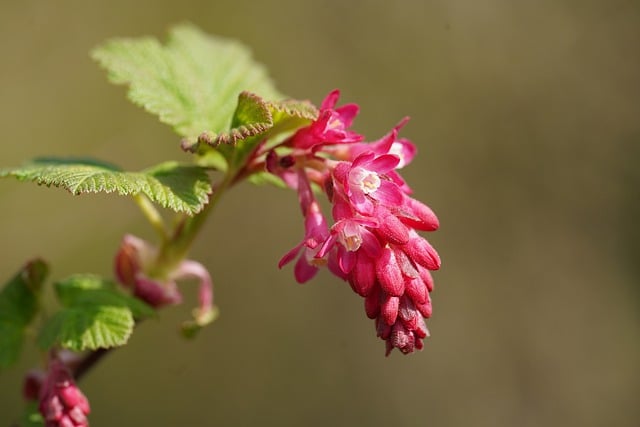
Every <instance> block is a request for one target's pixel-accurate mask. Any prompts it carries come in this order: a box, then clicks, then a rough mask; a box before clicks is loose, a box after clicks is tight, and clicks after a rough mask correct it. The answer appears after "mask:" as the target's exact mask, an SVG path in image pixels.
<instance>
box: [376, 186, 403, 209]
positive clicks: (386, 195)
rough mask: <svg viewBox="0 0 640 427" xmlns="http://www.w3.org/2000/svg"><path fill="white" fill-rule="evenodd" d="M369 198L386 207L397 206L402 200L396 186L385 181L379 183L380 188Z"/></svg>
mask: <svg viewBox="0 0 640 427" xmlns="http://www.w3.org/2000/svg"><path fill="white" fill-rule="evenodd" d="M371 196H373V198H374V199H376V200H378V201H379V202H380V203H382V204H384V205H386V206H399V205H400V204H402V199H403V195H402V192H401V191H400V189H399V188H398V186H397V185H396V184H394V183H392V182H391V181H386V180H382V181H380V187H378V189H377V190H376V191H375V192H374V193H372V194H371Z"/></svg>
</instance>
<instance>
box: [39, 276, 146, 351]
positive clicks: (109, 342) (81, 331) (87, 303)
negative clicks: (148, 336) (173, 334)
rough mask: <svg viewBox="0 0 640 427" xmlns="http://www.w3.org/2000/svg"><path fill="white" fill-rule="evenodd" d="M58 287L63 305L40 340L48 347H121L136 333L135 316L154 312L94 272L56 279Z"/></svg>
mask: <svg viewBox="0 0 640 427" xmlns="http://www.w3.org/2000/svg"><path fill="white" fill-rule="evenodd" d="M55 290H56V295H57V296H58V299H59V300H60V302H61V303H62V304H63V306H64V308H63V309H61V310H60V311H58V312H57V313H56V314H55V315H54V316H53V317H52V318H51V319H49V321H48V322H47V324H46V325H45V326H44V328H43V329H42V330H41V332H40V336H39V337H38V343H39V345H40V346H41V347H42V348H45V349H47V348H50V347H52V346H53V345H56V344H57V345H60V346H62V347H65V348H68V349H71V350H74V351H82V350H87V349H89V350H95V349H98V348H109V347H115V346H120V345H123V344H125V343H126V342H127V340H128V339H129V337H130V336H131V333H132V332H133V326H134V323H135V321H134V317H138V318H141V317H148V316H152V315H154V314H155V311H154V310H153V308H151V307H149V306H148V305H146V304H145V303H143V302H142V301H140V300H138V299H136V298H133V297H130V296H128V295H125V294H123V293H121V292H120V291H119V289H118V287H117V286H116V285H115V284H114V283H113V282H112V281H109V280H106V279H104V278H101V277H99V276H95V275H90V274H82V275H81V274H78V275H74V276H71V277H68V278H66V279H64V280H62V281H60V282H57V283H56V284H55Z"/></svg>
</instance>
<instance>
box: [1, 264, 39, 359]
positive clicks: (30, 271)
mask: <svg viewBox="0 0 640 427" xmlns="http://www.w3.org/2000/svg"><path fill="white" fill-rule="evenodd" d="M47 273H48V267H47V264H46V263H45V262H44V261H42V260H40V259H36V260H33V261H30V262H28V263H27V264H26V265H25V266H24V267H23V268H22V270H20V271H19V272H18V273H17V274H16V275H15V276H14V277H13V278H12V279H11V280H10V281H9V282H8V283H7V284H6V285H5V286H4V287H3V288H2V290H1V291H0V368H4V367H8V366H10V365H11V364H13V363H15V361H16V360H17V359H18V356H19V355H20V351H21V349H22V343H23V340H24V331H25V329H26V327H27V326H28V325H29V323H31V321H32V320H33V318H34V317H35V315H36V314H37V312H38V298H39V294H40V290H41V288H42V283H43V282H44V279H45V278H46V276H47Z"/></svg>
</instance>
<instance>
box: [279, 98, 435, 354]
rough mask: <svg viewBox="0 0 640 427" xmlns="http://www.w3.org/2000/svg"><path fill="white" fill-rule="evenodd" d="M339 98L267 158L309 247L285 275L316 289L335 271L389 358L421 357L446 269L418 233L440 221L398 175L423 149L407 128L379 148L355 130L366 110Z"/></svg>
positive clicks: (298, 252) (294, 253)
mask: <svg viewBox="0 0 640 427" xmlns="http://www.w3.org/2000/svg"><path fill="white" fill-rule="evenodd" d="M338 97H339V92H338V91H334V92H332V93H330V94H329V95H328V96H327V98H326V99H325V100H324V101H323V103H322V105H321V108H320V113H319V116H318V118H317V119H316V120H315V121H313V122H312V123H311V124H310V125H309V126H307V127H305V128H302V129H300V130H298V131H297V132H296V133H295V134H294V135H293V136H292V137H290V138H288V139H287V140H286V141H284V142H283V143H282V144H280V145H279V146H278V147H276V148H275V149H273V150H271V151H270V152H269V153H268V154H267V156H266V167H267V170H268V171H270V172H271V173H273V174H275V175H277V176H279V177H280V178H282V180H283V181H284V182H285V183H286V184H287V185H288V186H290V187H292V188H294V189H296V190H297V192H298V198H299V201H300V207H301V209H302V214H303V216H304V219H305V236H304V239H303V240H302V241H301V242H300V244H298V245H297V246H296V247H294V248H293V249H292V250H291V251H289V252H288V253H287V254H286V255H285V256H284V257H283V258H282V259H281V261H280V263H279V266H280V267H282V266H284V265H285V264H287V263H289V262H291V261H293V260H294V259H295V258H296V257H297V261H296V263H295V267H294V274H295V278H296V280H297V281H298V282H300V283H303V282H306V281H308V280H310V279H311V278H312V277H313V276H314V275H315V274H316V273H317V271H318V269H319V267H321V266H324V265H327V266H328V268H329V269H330V271H332V272H333V273H334V274H335V275H337V276H339V277H341V278H343V279H345V280H347V281H348V282H349V284H350V285H351V287H352V289H353V290H354V291H355V292H356V293H357V294H358V295H360V296H362V297H363V298H364V306H365V311H366V314H367V316H368V317H369V318H371V319H375V323H376V329H377V334H378V336H379V337H380V338H381V339H383V340H385V341H386V354H387V355H388V354H389V353H390V352H391V351H392V350H393V349H394V348H397V349H399V350H400V351H401V352H402V353H404V354H407V353H411V352H413V351H414V350H415V349H422V347H423V339H424V338H426V337H427V336H428V334H429V332H428V330H427V326H426V324H425V321H424V318H428V317H430V316H431V299H430V297H429V293H430V292H431V290H432V289H433V279H432V277H431V274H430V270H437V269H438V268H440V258H439V256H438V254H437V252H436V251H435V249H434V248H433V247H432V246H431V245H430V244H429V243H428V242H427V241H426V240H425V239H424V238H423V237H421V236H420V235H419V234H418V233H417V231H434V230H436V229H437V228H438V225H439V224H438V219H437V217H436V216H435V214H434V213H433V211H432V210H431V209H430V208H429V207H428V206H426V205H424V204H423V203H421V202H419V201H417V200H415V199H413V198H411V197H410V194H411V189H410V188H409V186H408V185H407V184H406V182H405V181H404V180H403V178H402V177H401V176H400V174H399V173H398V169H400V168H402V167H404V166H405V165H407V164H409V163H410V162H411V160H412V159H413V157H414V155H415V153H416V148H415V146H414V145H413V144H412V143H411V142H410V141H408V140H407V139H403V138H398V132H399V130H400V128H401V127H402V126H403V125H404V124H405V123H406V120H403V121H402V122H401V123H399V124H398V125H397V126H396V127H395V128H394V129H392V130H391V132H389V133H388V134H387V135H386V136H384V137H383V138H381V139H380V140H378V141H375V142H371V143H366V142H363V137H362V136H361V135H358V134H356V133H355V132H353V131H351V130H350V129H349V128H350V127H351V123H352V122H353V119H354V118H355V116H356V115H357V113H358V106H357V105H355V104H348V105H344V106H341V107H338V108H335V105H336V103H337V101H338ZM313 184H315V185H317V187H318V188H320V189H322V191H324V193H326V195H327V197H328V199H329V201H330V202H331V205H332V218H333V223H332V225H331V226H329V225H328V223H327V220H326V218H325V216H324V215H323V213H322V211H321V209H320V206H319V204H318V202H317V200H316V198H315V196H314V193H313V191H312V185H313Z"/></svg>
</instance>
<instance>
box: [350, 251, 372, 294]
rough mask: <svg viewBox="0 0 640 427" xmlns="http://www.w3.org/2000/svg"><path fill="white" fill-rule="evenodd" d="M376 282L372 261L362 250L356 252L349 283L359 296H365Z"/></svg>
mask: <svg viewBox="0 0 640 427" xmlns="http://www.w3.org/2000/svg"><path fill="white" fill-rule="evenodd" d="M375 283H376V269H375V263H374V261H373V260H372V259H371V258H369V257H368V256H367V255H366V254H364V253H363V252H362V251H361V252H358V255H357V261H356V265H355V267H354V268H353V271H352V274H351V277H350V279H349V284H351V288H352V289H353V290H354V292H355V293H357V294H358V295H360V296H363V297H366V296H367V295H369V293H371V290H372V289H373V286H374V285H375Z"/></svg>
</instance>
